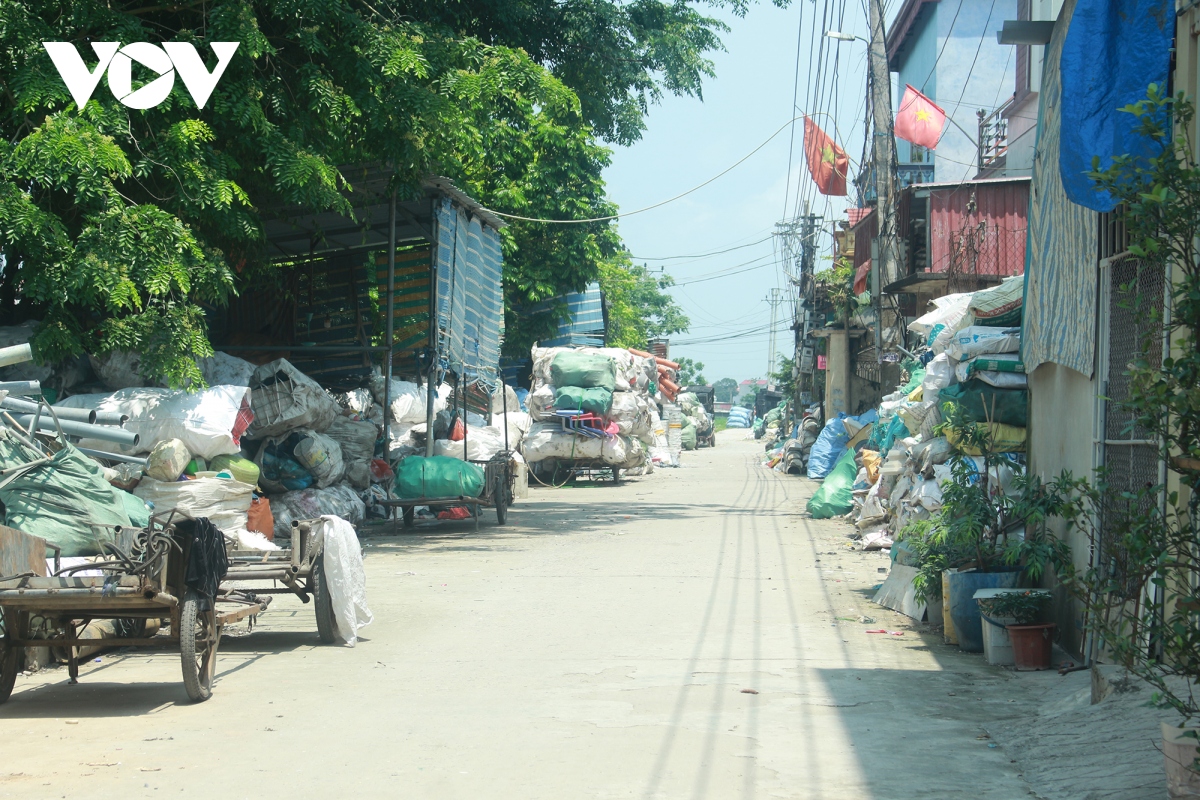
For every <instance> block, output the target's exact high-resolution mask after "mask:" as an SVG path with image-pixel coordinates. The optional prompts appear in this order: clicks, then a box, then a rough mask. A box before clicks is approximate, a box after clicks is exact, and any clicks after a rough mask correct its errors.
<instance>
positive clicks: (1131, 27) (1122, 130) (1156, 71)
mask: <svg viewBox="0 0 1200 800" xmlns="http://www.w3.org/2000/svg"><path fill="white" fill-rule="evenodd" d="M1174 35H1175V6H1174V4H1173V3H1168V2H1167V0H1078V2H1076V4H1075V11H1074V13H1073V14H1072V15H1071V22H1070V27H1068V28H1067V36H1066V39H1065V40H1064V42H1063V48H1062V58H1061V60H1060V61H1059V71H1060V73H1061V75H1062V106H1061V109H1062V132H1061V145H1060V152H1059V171H1060V173H1061V176H1062V184H1063V189H1064V190H1065V191H1066V193H1067V197H1068V198H1069V199H1070V200H1071V201H1072V202H1075V203H1078V204H1079V205H1081V206H1084V207H1086V208H1090V209H1093V210H1094V211H1112V210H1113V209H1114V208H1115V207H1116V201H1115V200H1114V199H1113V198H1112V197H1111V196H1110V195H1109V194H1108V193H1107V192H1100V191H1097V190H1096V189H1095V186H1094V184H1093V183H1092V181H1091V179H1090V178H1088V177H1087V173H1088V172H1089V171H1090V170H1091V169H1092V158H1093V157H1099V159H1100V167H1101V169H1107V168H1108V167H1109V166H1111V165H1112V158H1113V156H1114V155H1122V154H1125V153H1130V154H1135V155H1136V154H1148V153H1149V151H1150V148H1151V146H1152V143H1151V142H1150V141H1148V140H1146V139H1143V138H1142V137H1141V136H1139V135H1138V134H1137V132H1136V128H1137V125H1138V122H1137V118H1136V117H1135V116H1134V115H1132V114H1127V113H1125V112H1123V111H1120V110H1119V109H1120V108H1122V107H1123V106H1126V105H1129V104H1131V103H1136V102H1138V101H1139V100H1142V99H1144V98H1145V96H1146V89H1147V88H1148V87H1149V86H1150V84H1151V83H1157V84H1158V85H1159V86H1160V87H1161V88H1162V89H1163V90H1164V91H1165V90H1166V84H1167V73H1168V70H1169V68H1170V58H1171V51H1170V48H1171V41H1172V39H1173V37H1174ZM1050 102H1053V99H1051V101H1050Z"/></svg>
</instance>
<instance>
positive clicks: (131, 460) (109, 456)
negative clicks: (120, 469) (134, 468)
mask: <svg viewBox="0 0 1200 800" xmlns="http://www.w3.org/2000/svg"><path fill="white" fill-rule="evenodd" d="M75 449H76V450H78V451H79V452H81V453H83V454H84V455H85V456H91V457H92V458H100V459H103V460H105V461H120V462H122V463H124V464H137V465H138V466H139V467H146V466H149V463H150V462H149V461H147V460H146V459H144V458H138V457H137V456H125V455H121V454H120V453H106V452H104V451H103V450H93V449H92V448H90V447H77V448H75Z"/></svg>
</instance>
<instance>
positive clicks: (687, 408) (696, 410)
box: [679, 392, 712, 431]
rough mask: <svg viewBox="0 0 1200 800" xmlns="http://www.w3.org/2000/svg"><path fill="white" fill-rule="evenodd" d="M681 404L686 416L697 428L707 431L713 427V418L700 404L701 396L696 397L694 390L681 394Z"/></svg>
mask: <svg viewBox="0 0 1200 800" xmlns="http://www.w3.org/2000/svg"><path fill="white" fill-rule="evenodd" d="M679 406H680V407H681V408H682V409H683V415H684V417H686V418H687V419H688V420H689V421H691V423H692V425H693V426H694V427H695V428H696V430H698V431H707V430H708V429H709V428H711V427H712V418H711V417H709V416H708V412H707V411H706V410H705V408H704V406H703V405H701V404H700V398H698V397H696V394H695V393H694V392H684V393H683V394H681V395H679ZM684 424H685V425H686V424H687V423H684Z"/></svg>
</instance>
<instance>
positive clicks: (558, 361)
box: [550, 350, 617, 392]
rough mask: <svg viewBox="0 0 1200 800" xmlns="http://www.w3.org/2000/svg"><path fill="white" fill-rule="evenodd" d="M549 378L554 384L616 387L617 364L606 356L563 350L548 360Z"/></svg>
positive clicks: (586, 387) (591, 387) (562, 385)
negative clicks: (551, 359)
mask: <svg viewBox="0 0 1200 800" xmlns="http://www.w3.org/2000/svg"><path fill="white" fill-rule="evenodd" d="M550 380H551V381H552V382H553V383H554V385H555V386H557V387H559V388H562V387H564V386H579V387H581V388H584V389H607V390H608V391H610V392H614V391H616V389H617V365H616V363H615V362H614V361H613V360H612V359H611V358H609V357H608V356H602V355H593V354H590V353H579V352H576V351H575V350H564V351H563V352H561V353H559V354H558V355H556V356H555V357H554V360H553V361H551V362H550Z"/></svg>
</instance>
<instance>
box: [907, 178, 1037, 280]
mask: <svg viewBox="0 0 1200 800" xmlns="http://www.w3.org/2000/svg"><path fill="white" fill-rule="evenodd" d="M921 188H922V189H923V190H927V191H929V271H930V272H935V273H956V274H961V275H996V276H1008V275H1019V274H1021V273H1022V272H1024V271H1025V238H1026V234H1027V231H1028V219H1029V180H1028V179H1021V180H1015V181H1014V180H999V181H971V182H969V183H962V184H950V185H941V186H923V187H921Z"/></svg>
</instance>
